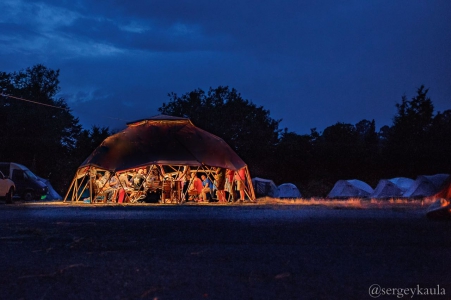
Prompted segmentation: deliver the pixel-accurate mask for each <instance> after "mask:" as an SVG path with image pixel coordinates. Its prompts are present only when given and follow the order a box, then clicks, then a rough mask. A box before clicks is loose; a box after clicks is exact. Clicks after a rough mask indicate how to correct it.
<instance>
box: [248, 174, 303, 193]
mask: <svg viewBox="0 0 451 300" xmlns="http://www.w3.org/2000/svg"><path fill="white" fill-rule="evenodd" d="M252 185H253V186H254V191H255V195H256V196H257V197H264V196H268V197H272V198H301V197H302V195H301V192H300V191H299V189H298V188H297V187H296V185H294V184H293V183H282V184H281V185H279V186H277V185H276V184H275V183H274V181H272V180H271V179H265V178H260V177H255V178H252Z"/></svg>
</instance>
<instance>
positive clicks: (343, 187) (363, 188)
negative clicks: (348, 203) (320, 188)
mask: <svg viewBox="0 0 451 300" xmlns="http://www.w3.org/2000/svg"><path fill="white" fill-rule="evenodd" d="M372 192H373V189H372V188H371V186H369V185H368V184H367V183H365V182H363V181H361V180H357V179H350V180H338V181H337V182H336V183H335V185H334V187H333V188H332V190H331V191H330V192H329V194H328V195H327V198H352V197H357V198H363V197H368V196H369V195H371V193H372Z"/></svg>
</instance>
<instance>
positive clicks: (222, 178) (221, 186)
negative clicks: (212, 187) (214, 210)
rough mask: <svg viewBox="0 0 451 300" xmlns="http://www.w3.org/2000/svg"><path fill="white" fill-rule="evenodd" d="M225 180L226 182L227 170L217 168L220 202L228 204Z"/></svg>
mask: <svg viewBox="0 0 451 300" xmlns="http://www.w3.org/2000/svg"><path fill="white" fill-rule="evenodd" d="M225 180H226V170H225V169H224V168H221V167H218V168H216V187H217V188H218V201H219V202H226V198H225V191H224V186H225Z"/></svg>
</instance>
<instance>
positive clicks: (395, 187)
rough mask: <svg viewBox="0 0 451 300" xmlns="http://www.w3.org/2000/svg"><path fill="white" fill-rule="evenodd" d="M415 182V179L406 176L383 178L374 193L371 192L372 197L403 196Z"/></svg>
mask: <svg viewBox="0 0 451 300" xmlns="http://www.w3.org/2000/svg"><path fill="white" fill-rule="evenodd" d="M413 182H414V181H413V179H410V178H405V177H397V178H392V179H381V180H380V181H379V183H378V184H377V186H376V188H375V189H374V191H373V193H371V195H370V198H393V197H402V195H403V194H404V192H405V191H407V189H408V188H409V187H410V186H411V185H412V184H413Z"/></svg>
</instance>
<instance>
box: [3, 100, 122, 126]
mask: <svg viewBox="0 0 451 300" xmlns="http://www.w3.org/2000/svg"><path fill="white" fill-rule="evenodd" d="M0 96H3V97H7V98H12V99H16V100H20V101H25V102H30V103H33V104H38V105H44V106H48V107H53V108H58V109H62V110H66V111H69V110H70V109H69V108H63V107H58V106H55V105H51V104H46V103H41V102H37V101H33V100H28V99H24V98H20V97H15V96H11V95H6V94H3V93H0ZM103 117H105V118H109V119H113V120H120V121H125V122H127V120H124V119H120V118H115V117H110V116H103Z"/></svg>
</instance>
